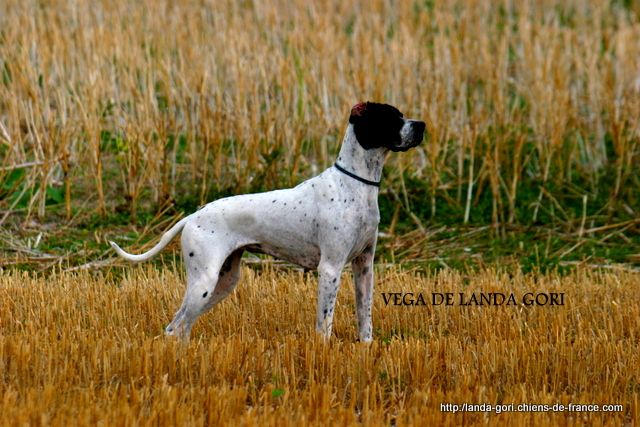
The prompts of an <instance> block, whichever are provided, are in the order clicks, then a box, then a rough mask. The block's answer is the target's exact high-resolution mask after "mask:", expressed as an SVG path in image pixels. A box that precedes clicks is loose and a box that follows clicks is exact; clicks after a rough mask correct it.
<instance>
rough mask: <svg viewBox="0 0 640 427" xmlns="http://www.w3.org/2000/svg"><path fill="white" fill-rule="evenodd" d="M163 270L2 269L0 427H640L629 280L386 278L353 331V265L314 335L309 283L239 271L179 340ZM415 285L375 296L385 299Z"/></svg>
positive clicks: (637, 318)
mask: <svg viewBox="0 0 640 427" xmlns="http://www.w3.org/2000/svg"><path fill="white" fill-rule="evenodd" d="M172 271H174V270H173V269H171V268H167V269H164V270H158V269H155V268H152V267H148V268H147V267H138V268H133V269H127V270H123V271H121V272H120V273H119V274H118V277H115V276H114V275H113V274H112V273H114V272H115V270H114V271H112V273H104V274H102V273H98V274H93V275H92V274H89V273H61V274H53V275H51V276H49V277H35V276H34V275H28V274H26V273H25V274H22V273H4V274H2V275H1V276H0V325H1V329H0V414H2V416H1V417H0V423H1V424H2V425H12V426H15V425H27V424H30V425H69V424H73V425H210V424H215V423H223V422H224V423H229V422H231V421H233V423H234V424H236V425H279V426H281V425H327V424H338V425H348V424H352V423H356V422H364V423H365V424H367V425H394V424H395V425H460V424H462V423H466V424H483V425H504V423H505V422H508V423H509V424H510V425H582V424H585V423H586V424H592V425H623V424H626V425H634V423H637V422H638V417H639V413H638V411H639V409H640V408H639V404H640V402H639V401H638V392H639V388H640V372H639V367H640V354H639V352H638V348H639V347H640V335H638V331H639V330H640V302H639V301H638V299H637V296H638V291H639V289H640V288H639V286H640V278H639V277H638V275H637V274H631V273H626V272H609V273H602V272H593V271H586V270H584V271H583V270H578V271H576V272H574V273H572V274H570V275H567V276H555V275H552V274H551V275H536V274H529V275H522V274H515V275H510V274H507V273H500V272H496V271H493V270H487V271H482V272H479V273H477V274H474V275H472V276H465V275H463V274H460V273H456V272H453V271H450V270H449V271H443V272H440V273H437V274H436V273H434V274H423V273H417V272H401V271H398V270H395V269H387V270H384V271H380V273H379V274H378V285H377V290H376V298H375V305H374V315H373V317H374V328H375V340H374V342H373V343H372V344H370V345H366V344H362V343H358V342H356V337H357V333H356V327H355V317H354V304H353V295H352V293H353V288H352V286H351V282H350V279H349V277H348V275H345V276H343V285H342V287H341V290H340V294H339V297H338V305H337V308H336V323H335V325H334V328H335V332H334V336H333V337H332V339H331V341H330V342H329V343H323V342H322V340H320V339H318V338H317V337H316V335H315V332H314V331H313V319H314V310H315V291H316V287H315V278H314V277H313V275H311V274H306V275H305V274H304V273H302V272H291V271H281V270H279V269H274V268H272V267H268V266H267V267H266V268H265V269H263V270H262V271H261V272H259V273H258V272H255V271H254V270H251V269H248V268H244V269H243V279H242V282H241V284H240V285H239V287H238V289H237V290H236V292H235V293H234V294H232V295H231V296H230V297H229V298H228V299H227V300H225V301H223V302H222V303H221V304H220V305H218V306H217V307H215V308H214V309H213V310H212V311H211V312H210V313H208V314H206V315H205V316H203V317H202V318H201V319H200V321H199V322H198V323H197V324H196V326H195V328H194V331H193V336H192V341H191V342H190V343H189V345H188V346H184V345H182V344H180V343H178V342H176V341H173V340H171V339H166V338H164V337H162V336H160V335H161V331H162V329H163V326H164V325H166V324H167V323H168V322H169V320H170V318H171V315H172V314H173V311H174V310H175V309H176V308H177V307H178V305H179V303H180V299H181V297H182V291H183V282H182V279H181V278H180V277H179V274H176V273H173V272H172ZM480 290H481V291H482V292H484V293H488V292H501V293H505V294H507V295H508V294H510V293H513V294H514V295H515V297H516V299H517V300H518V302H520V301H521V297H522V296H523V295H524V294H525V293H527V292H534V293H537V292H544V293H550V292H556V293H564V294H565V296H564V302H565V305H564V306H556V307H549V306H524V305H522V304H521V303H520V304H518V305H517V306H513V305H512V306H508V307H507V306H482V307H480V306H460V305H458V303H457V301H456V304H455V305H453V306H448V307H445V306H433V305H431V294H432V293H434V292H436V293H445V292H453V293H455V295H456V300H457V299H458V297H457V295H458V293H459V292H464V293H465V295H466V296H467V297H469V296H470V295H471V293H473V292H478V291H480ZM383 292H385V293H387V292H413V293H415V294H416V295H417V294H418V293H420V292H421V293H422V294H423V295H424V296H425V300H426V302H427V305H426V306H414V307H411V306H392V305H391V304H390V305H388V306H386V305H385V303H384V298H383V297H382V295H381V293H383ZM465 402H466V403H470V404H483V403H485V404H493V405H495V404H505V405H506V404H514V405H518V404H548V405H554V404H564V405H568V404H569V403H573V404H599V405H603V404H620V405H623V407H622V411H620V412H611V413H602V412H599V413H595V412H571V413H569V412H564V413H552V412H523V413H516V412H510V413H503V414H495V413H482V412H475V413H461V412H458V413H456V414H454V413H451V412H443V411H442V410H441V404H447V403H451V404H460V405H461V404H462V403H465Z"/></svg>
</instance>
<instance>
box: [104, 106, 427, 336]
mask: <svg viewBox="0 0 640 427" xmlns="http://www.w3.org/2000/svg"><path fill="white" fill-rule="evenodd" d="M424 131H425V123H424V122H421V121H416V120H408V119H404V118H403V116H402V113H400V111H398V110H397V109H396V108H394V107H392V106H390V105H386V104H376V103H371V102H367V103H360V104H357V105H356V106H354V107H353V109H352V110H351V116H350V117H349V125H348V127H347V131H346V134H345V137H344V140H343V142H342V148H341V150H340V153H339V155H338V160H337V161H336V163H335V164H334V165H333V166H332V167H330V168H329V169H327V170H325V171H324V172H322V173H321V174H320V175H318V176H316V177H314V178H311V179H309V180H307V181H304V182H303V183H301V184H299V185H298V186H296V187H294V188H291V189H286V190H276V191H270V192H266V193H259V194H248V195H241V196H235V197H229V198H225V199H220V200H216V201H214V202H212V203H209V204H208V205H206V206H204V207H203V208H202V209H200V210H198V211H197V212H195V213H193V214H192V215H189V216H188V217H186V218H184V219H182V220H181V221H180V222H178V223H177V224H176V225H174V226H173V227H172V228H171V229H170V230H169V231H167V232H166V233H165V234H164V235H163V236H162V238H161V239H160V242H159V243H158V244H157V245H156V246H155V247H153V248H152V249H151V250H149V251H148V252H146V253H144V254H142V255H131V254H128V253H126V252H125V251H123V250H122V249H121V248H120V247H119V246H118V245H116V244H115V243H113V242H110V244H111V246H112V247H113V248H114V249H115V250H116V251H117V252H118V254H119V255H120V256H122V257H123V258H125V259H127V260H129V261H145V260H148V259H150V258H151V257H153V256H155V255H156V254H158V253H159V252H160V251H161V250H162V249H163V248H164V247H165V246H166V245H167V244H168V243H169V242H170V241H171V240H172V239H173V238H174V237H175V236H176V235H177V234H178V233H179V232H180V231H182V252H183V258H184V261H185V265H186V269H187V290H186V294H185V297H184V300H183V302H182V306H181V307H180V309H179V310H178V311H177V312H176V314H175V316H174V318H173V321H172V322H171V324H170V325H169V326H167V328H166V330H165V332H166V333H167V334H168V335H178V336H181V337H183V338H188V337H189V333H190V331H191V326H192V325H193V323H194V322H195V320H196V319H197V318H198V316H200V315H201V314H202V313H204V312H205V311H207V310H208V309H210V308H211V307H212V306H214V305H215V304H217V303H218V302H220V301H221V300H222V299H224V298H225V297H226V296H227V295H229V293H231V291H233V289H234V288H235V286H236V284H237V283H238V279H239V277H240V258H241V257H242V253H243V252H244V251H245V250H248V251H250V252H261V253H266V254H269V255H272V256H275V257H277V258H282V259H284V260H287V261H289V262H292V263H294V264H298V265H301V266H303V267H305V268H309V269H315V268H317V269H318V273H319V286H318V307H317V314H316V329H317V331H318V332H320V333H321V334H322V335H323V336H324V337H325V338H328V337H329V336H330V335H331V327H332V324H333V309H334V306H335V302H336V294H337V292H338V287H339V285H340V273H341V272H342V269H343V268H344V266H345V264H346V263H347V262H351V265H352V269H353V276H354V283H355V294H356V305H357V309H356V310H357V316H358V328H359V335H360V340H361V341H364V342H369V341H371V339H372V326H371V304H372V300H373V257H374V252H375V247H376V238H377V234H378V223H379V221H380V213H379V211H378V188H379V186H380V177H381V174H382V166H383V164H384V160H385V157H386V155H387V153H388V152H389V151H406V150H408V149H409V148H412V147H415V146H416V145H418V144H420V143H421V142H422V138H423V135H424Z"/></svg>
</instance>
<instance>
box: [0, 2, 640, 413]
mask: <svg viewBox="0 0 640 427" xmlns="http://www.w3.org/2000/svg"><path fill="white" fill-rule="evenodd" d="M366 100H370V101H378V102H387V103H391V104H394V105H396V106H398V107H399V108H400V110H402V111H403V112H404V113H405V115H406V116H408V117H413V118H421V119H423V120H425V121H426V122H427V123H428V134H427V135H426V138H425V142H424V143H423V144H422V145H421V146H420V147H418V148H416V149H414V150H412V151H410V152H408V153H404V154H393V155H391V156H390V157H389V160H388V162H387V165H386V167H385V171H384V183H383V188H382V190H381V193H380V209H381V217H382V220H381V226H380V231H381V234H380V238H379V248H378V252H377V260H378V280H377V284H376V286H377V288H376V300H375V313H374V327H375V329H376V331H375V342H374V343H373V344H372V345H370V346H363V345H360V344H358V343H356V342H354V341H355V337H356V333H355V323H354V315H353V297H352V294H353V291H352V287H351V284H350V282H349V281H348V274H347V273H345V276H344V277H345V283H344V285H343V286H342V289H341V291H340V292H341V294H340V296H339V302H338V308H337V313H336V324H335V334H334V335H335V336H334V338H333V339H332V340H331V342H330V343H329V344H328V345H324V344H322V343H321V342H319V341H318V340H317V338H316V337H315V335H314V333H313V331H312V319H313V318H314V315H313V313H314V310H315V279H314V277H313V275H311V274H308V275H305V274H303V273H302V272H300V271H298V270H295V269H292V268H291V267H290V266H282V265H280V264H278V263H275V262H271V261H269V260H265V259H263V258H247V259H245V261H246V264H250V265H251V266H252V267H254V268H252V269H247V268H244V270H243V274H244V279H243V281H242V283H241V284H240V285H239V288H238V291H237V292H236V293H234V294H233V295H232V296H230V297H229V298H228V299H227V300H226V301H225V302H223V303H222V304H221V305H220V306H219V307H217V308H216V309H215V310H213V311H212V312H211V313H209V314H207V315H206V316H204V317H203V319H202V320H201V321H200V322H199V323H198V324H197V325H196V327H195V329H194V336H195V337H194V340H193V341H192V342H191V344H190V345H189V346H181V345H179V344H178V343H175V342H173V341H171V340H166V339H164V338H160V337H159V335H160V334H161V331H162V328H163V326H164V325H166V324H167V323H168V322H169V321H170V318H171V315H172V314H173V312H174V311H175V309H176V308H177V307H178V305H179V302H180V298H181V294H182V292H183V286H184V285H183V283H184V281H183V278H182V273H181V271H182V269H181V265H180V260H179V258H180V255H179V252H176V251H174V250H172V249H175V248H176V246H173V247H172V248H170V249H168V250H167V251H165V253H164V256H163V257H159V259H158V260H157V262H156V263H155V264H149V265H146V266H142V267H131V266H124V264H123V263H120V262H119V261H118V260H116V259H115V258H114V256H113V253H112V252H111V251H110V250H109V248H108V245H107V243H106V240H107V239H112V240H116V241H118V242H119V243H120V244H122V245H123V246H124V247H126V248H128V249H129V250H132V251H142V250H144V249H146V248H148V247H149V246H150V245H152V244H153V243H155V241H156V239H157V236H158V235H159V234H160V232H161V231H162V230H164V229H166V228H167V227H168V226H169V225H170V224H171V223H173V222H174V221H176V220H177V219H178V218H180V217H181V216H183V215H186V214H189V213H190V212H192V211H193V210H195V209H196V208H197V207H198V206H200V205H202V204H204V203H206V202H208V201H211V200H213V199H216V198H218V197H222V196H227V195H233V194H238V193H246V192H254V191H265V190H271V189H275V188H281V187H286V186H292V185H295V184H297V183H299V182H300V181H302V180H304V179H307V178H309V177H311V176H313V175H315V174H317V173H318V172H320V171H322V170H323V169H324V168H326V167H328V166H330V165H331V164H332V162H333V160H334V157H335V155H336V154H337V151H338V149H339V145H340V142H341V139H342V136H343V132H344V131H345V128H346V123H347V118H348V114H349V110H350V108H351V106H352V105H354V104H355V103H357V102H359V101H366ZM639 117H640V2H636V1H629V0H606V1H605V0H566V1H560V0H539V1H534V0H529V1H525V0H511V1H508V0H504V1H489V0H470V1H462V0H458V1H433V0H422V1H417V0H416V1H412V0H407V1H402V0H397V1H391V0H387V1H382V0H370V1H364V0H363V1H346V0H342V1H338V0H318V1H306V0H287V1H285V0H273V1H269V2H266V1H262V2H261V1H250V0H243V1H235V0H233V1H232V0H220V1H218V0H216V1H213V0H211V1H205V0H201V1H196V0H193V1H187V0H177V1H169V0H141V1H134V0H110V1H107V0H103V1H85V0H75V1H72V0H65V1H63V0H41V1H36V0H0V414H1V415H0V425H2V424H5V425H16V424H22V425H26V424H33V425H47V424H59V425H63V424H64V425H66V424H69V423H71V424H85V425H95V424H97V423H99V422H103V423H104V424H105V425H134V424H166V423H168V424H188V425H202V424H210V423H216V422H220V421H224V420H228V419H230V418H234V419H238V420H239V421H241V422H242V423H244V424H246V425H255V424H259V425H264V424H273V425H275V424H277V425H287V424H290V425H301V424H306V423H315V424H318V425H321V424H325V423H327V422H332V423H339V424H342V423H344V424H349V423H352V422H364V423H369V424H380V425H389V424H396V425H419V424H426V425H438V424H447V423H448V424H451V425H459V424H463V423H469V424H476V423H477V424H489V425H494V424H500V425H502V424H504V423H505V422H511V423H513V424H521V425H580V424H584V423H586V424H593V425H621V424H626V425H634V423H636V424H637V423H638V420H639V417H640V415H639V414H638V411H639V393H640V385H639V384H640V372H639V370H640V360H639V358H640V354H639V349H640V336H639V334H638V331H639V330H640V328H639V326H640V325H639V324H638V322H639V321H640V305H639V300H638V295H640V294H639V285H640V283H639V275H638V272H639V271H640V219H639V218H640V215H639V212H640V191H639V189H640V174H638V170H639V168H640V120H638V118H639ZM392 265H393V266H395V267H392ZM399 266H402V269H400V267H399ZM70 270H71V271H70ZM447 290H449V291H451V292H470V291H472V290H482V291H484V292H490V291H502V292H507V293H508V292H511V291H513V292H515V293H516V294H519V295H521V294H522V293H524V292H530V291H532V292H537V291H540V292H552V291H561V292H566V294H567V297H566V298H567V305H566V306H565V307H558V308H552V307H535V308H528V309H525V308H522V307H519V308H513V307H476V308H461V307H449V308H444V307H414V308H411V307H390V306H389V307H386V306H384V303H383V301H382V297H381V295H380V292H386V291H388V292H399V291H414V292H415V291H421V292H424V293H425V294H427V295H429V294H430V292H443V291H447ZM443 402H451V403H462V402H468V403H483V402H486V403H515V404H518V403H550V404H555V403H569V402H572V403H599V404H604V403H620V404H623V405H624V410H623V412H622V413H616V414H606V415H604V414H586V413H585V414H535V413H525V414H509V415H499V416H496V415H485V414H477V413H476V414H464V415H463V414H456V415H454V414H450V413H442V412H440V408H439V404H440V403H443Z"/></svg>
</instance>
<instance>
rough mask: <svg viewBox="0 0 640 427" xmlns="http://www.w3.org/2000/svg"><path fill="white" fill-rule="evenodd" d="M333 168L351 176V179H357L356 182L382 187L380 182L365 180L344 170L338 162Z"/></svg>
mask: <svg viewBox="0 0 640 427" xmlns="http://www.w3.org/2000/svg"><path fill="white" fill-rule="evenodd" d="M333 166H335V168H336V169H338V170H339V171H340V172H342V173H343V174H345V175H347V176H350V177H351V178H353V179H355V180H356V181H360V182H363V183H365V184H367V185H373V186H374V187H378V188H379V187H380V181H378V182H375V181H369V180H368V179H364V178H362V177H359V176H358V175H356V174H354V173H351V172H349V171H348V170H346V169H345V168H343V167H342V166H340V165H339V164H338V162H336V163H334V164H333Z"/></svg>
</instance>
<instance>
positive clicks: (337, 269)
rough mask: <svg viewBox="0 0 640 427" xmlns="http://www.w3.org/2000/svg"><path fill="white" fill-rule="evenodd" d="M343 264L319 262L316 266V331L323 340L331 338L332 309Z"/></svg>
mask: <svg viewBox="0 0 640 427" xmlns="http://www.w3.org/2000/svg"><path fill="white" fill-rule="evenodd" d="M343 266H344V263H342V264H339V266H338V263H335V264H334V263H328V262H324V261H320V264H319V265H318V311H317V313H316V331H317V332H319V333H320V334H321V335H322V336H323V337H324V339H325V340H328V339H329V337H331V328H332V326H333V309H334V308H335V305H336V296H337V294H338V288H339V287H340V273H342V267H343Z"/></svg>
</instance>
